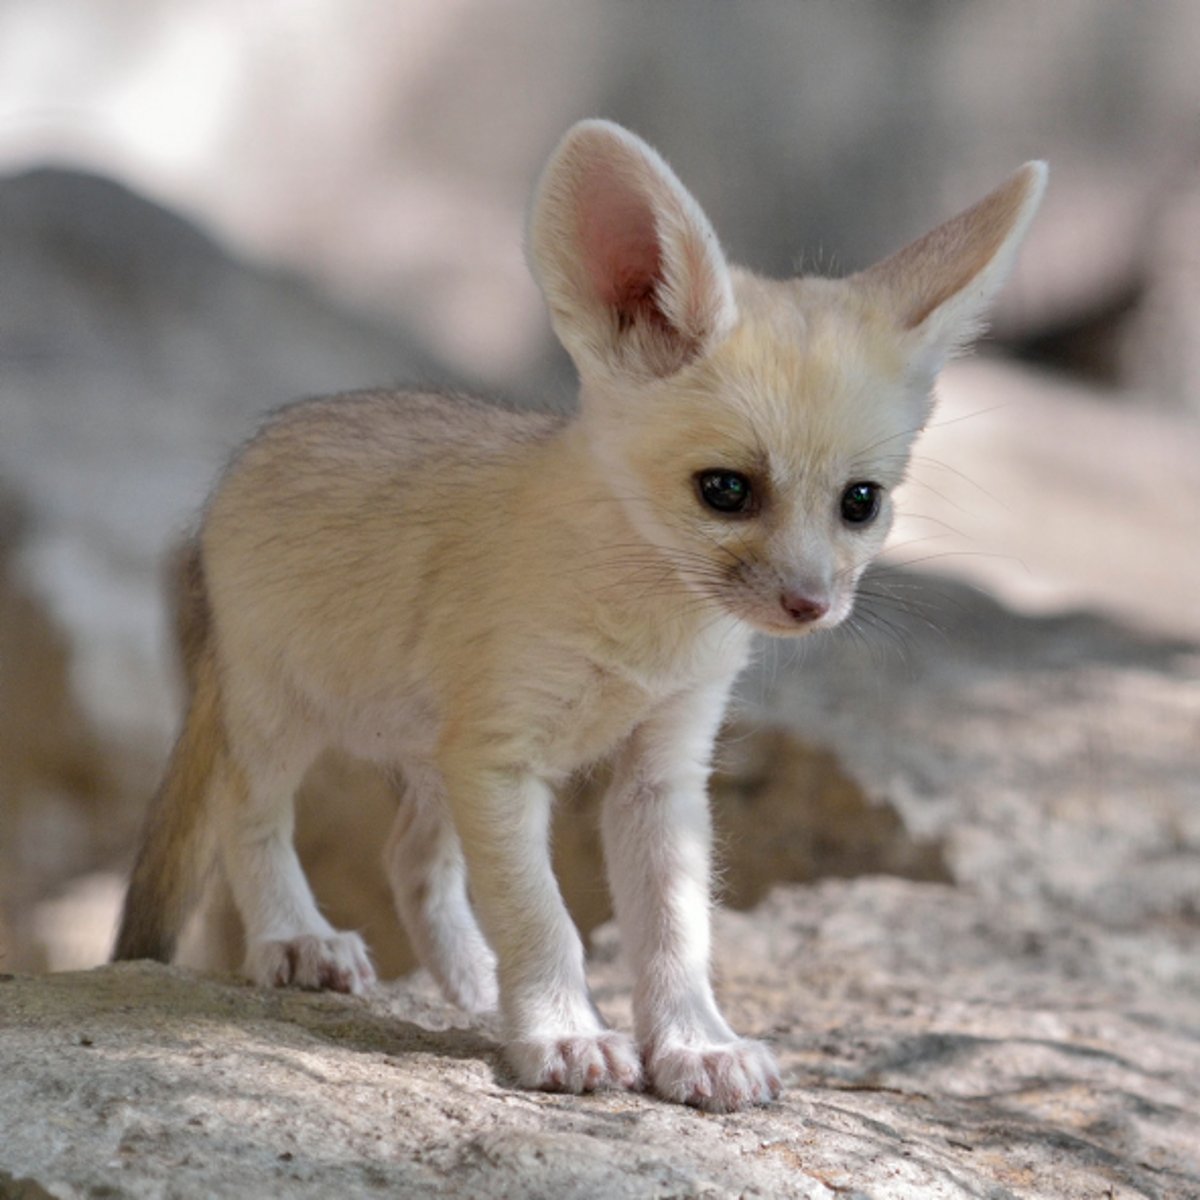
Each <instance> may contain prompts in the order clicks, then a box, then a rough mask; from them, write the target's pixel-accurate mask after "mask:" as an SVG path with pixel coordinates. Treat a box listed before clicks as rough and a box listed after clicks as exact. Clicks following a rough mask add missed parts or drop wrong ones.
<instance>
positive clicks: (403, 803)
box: [384, 767, 499, 1012]
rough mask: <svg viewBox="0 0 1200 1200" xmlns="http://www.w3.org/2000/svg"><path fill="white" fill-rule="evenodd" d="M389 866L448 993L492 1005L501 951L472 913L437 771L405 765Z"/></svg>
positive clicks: (467, 1003) (430, 965)
mask: <svg viewBox="0 0 1200 1200" xmlns="http://www.w3.org/2000/svg"><path fill="white" fill-rule="evenodd" d="M384 866H385V869H386V870H387V875H388V880H389V882H390V883H391V886H392V895H393V897H394V899H395V903H396V911H397V913H398V914H399V915H400V919H401V920H402V921H403V922H404V927H405V929H407V931H408V936H409V940H410V941H411V942H412V944H413V949H414V950H415V951H416V953H417V957H418V958H419V959H420V960H421V963H422V965H423V966H424V967H425V968H426V970H428V971H429V973H430V974H431V975H432V976H433V977H434V978H435V979H436V980H437V981H438V984H439V986H440V987H441V989H442V991H443V992H444V993H445V995H446V997H447V998H448V999H449V1000H450V1001H452V1002H453V1003H454V1004H457V1005H458V1006H459V1007H460V1008H463V1009H466V1011H467V1012H490V1011H491V1010H493V1009H494V1008H495V1007H496V1004H497V1001H498V997H499V992H498V990H497V987H496V956H495V955H494V954H493V953H492V950H491V947H489V946H488V944H487V942H486V941H485V940H484V936H483V934H482V933H481V932H480V931H479V925H478V924H477V922H476V920H475V914H474V913H473V912H472V911H471V903H470V900H469V898H468V896H467V869H466V863H465V862H464V861H463V855H462V846H461V844H460V843H459V840H458V834H457V833H456V832H455V831H454V826H453V824H452V823H451V821H450V814H449V813H448V812H447V811H446V807H445V802H444V795H443V788H442V784H441V778H440V776H439V775H438V774H437V772H436V771H435V770H434V769H432V768H428V767H426V768H421V767H409V768H406V769H405V785H404V789H403V792H402V794H401V800H400V809H399V811H398V812H397V813H396V820H395V823H394V824H393V826H392V833H391V836H390V837H389V838H388V844H387V848H386V849H385V850H384Z"/></svg>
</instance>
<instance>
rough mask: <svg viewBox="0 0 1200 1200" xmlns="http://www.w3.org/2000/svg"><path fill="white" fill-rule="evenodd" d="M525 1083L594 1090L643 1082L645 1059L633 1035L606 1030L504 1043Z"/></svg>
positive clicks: (635, 1088)
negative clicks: (642, 1057)
mask: <svg viewBox="0 0 1200 1200" xmlns="http://www.w3.org/2000/svg"><path fill="white" fill-rule="evenodd" d="M504 1055H505V1057H506V1058H507V1059H508V1064H509V1066H510V1067H512V1069H513V1071H514V1072H516V1076H517V1079H518V1081H519V1082H520V1083H521V1086H522V1087H528V1088H540V1089H541V1090H542V1091H547V1092H593V1091H596V1089H598V1088H628V1089H630V1090H631V1091H638V1090H639V1089H640V1088H641V1086H642V1062H641V1058H640V1057H639V1055H638V1052H637V1047H636V1046H635V1045H634V1043H633V1039H632V1038H630V1037H629V1036H627V1035H626V1034H624V1033H613V1032H604V1033H596V1034H581V1035H579V1036H577V1037H562V1038H524V1039H521V1040H519V1041H514V1042H509V1043H508V1044H507V1045H506V1046H505V1047H504Z"/></svg>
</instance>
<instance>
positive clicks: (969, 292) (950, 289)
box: [852, 162, 1046, 381]
mask: <svg viewBox="0 0 1200 1200" xmlns="http://www.w3.org/2000/svg"><path fill="white" fill-rule="evenodd" d="M1045 188H1046V164H1045V163H1042V162H1029V163H1026V164H1025V165H1024V166H1023V167H1021V169H1020V170H1018V171H1017V172H1016V173H1015V174H1013V175H1012V176H1010V177H1009V178H1008V179H1007V180H1006V181H1005V182H1004V183H1002V184H1001V185H1000V186H999V187H998V188H997V189H996V190H995V191H994V192H991V193H990V194H989V195H987V196H985V197H984V198H983V199H982V200H980V201H979V203H978V204H976V205H974V206H973V207H972V208H968V209H967V210H966V212H962V213H959V215H958V216H957V217H953V218H951V219H950V220H949V221H947V222H946V223H945V224H944V225H939V226H938V227H937V228H936V229H934V230H933V231H932V232H930V233H927V234H926V235H925V236H924V237H922V238H918V239H917V240H916V241H915V242H913V243H911V244H910V245H908V246H905V247H904V249H903V250H900V251H898V252H897V253H895V254H893V255H892V256H891V257H890V258H886V259H884V261H883V262H881V263H878V264H876V265H875V266H873V267H870V268H869V269H868V270H866V271H863V272H861V273H860V274H858V275H856V276H853V277H852V278H853V279H854V281H855V282H857V283H858V284H860V285H861V286H865V287H867V288H868V289H870V294H871V296H872V299H873V300H875V301H876V302H877V303H879V304H881V305H882V306H884V307H885V309H886V310H887V311H889V312H890V314H891V316H892V318H893V319H894V320H895V321H896V323H897V324H898V325H899V327H900V329H901V330H902V331H903V334H904V337H905V340H906V341H907V342H908V343H909V345H910V347H911V359H910V362H911V366H912V369H913V373H914V375H915V376H917V377H924V378H926V379H927V380H929V381H932V379H933V376H934V375H936V374H937V372H938V371H940V370H941V368H942V366H943V365H944V364H945V362H946V360H947V359H948V358H949V357H950V356H951V355H953V354H954V353H955V352H956V351H958V350H961V349H962V348H963V347H964V346H965V345H966V344H967V343H968V342H970V341H971V340H972V339H973V338H974V337H975V336H977V335H978V334H979V333H980V332H981V330H982V329H983V319H984V314H985V312H986V310H987V307H988V305H989V304H990V303H991V302H992V300H993V299H994V297H995V295H996V293H997V292H998V291H999V290H1000V287H1001V285H1002V284H1003V283H1004V280H1005V279H1006V278H1007V276H1008V272H1009V270H1010V269H1011V267H1012V264H1013V261H1014V259H1015V258H1016V255H1017V249H1018V247H1019V246H1020V244H1021V239H1022V238H1023V237H1024V236H1025V231H1026V230H1027V229H1028V228H1029V223H1030V221H1032V220H1033V214H1034V213H1035V212H1036V211H1037V207H1038V204H1039V202H1040V201H1041V198H1042V193H1043V192H1044V191H1045Z"/></svg>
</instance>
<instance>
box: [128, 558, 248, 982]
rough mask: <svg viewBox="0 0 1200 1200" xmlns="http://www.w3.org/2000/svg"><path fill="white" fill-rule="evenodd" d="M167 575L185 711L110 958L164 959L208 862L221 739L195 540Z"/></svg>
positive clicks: (168, 958) (148, 820) (199, 887)
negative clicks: (182, 674)
mask: <svg viewBox="0 0 1200 1200" xmlns="http://www.w3.org/2000/svg"><path fill="white" fill-rule="evenodd" d="M172 574H173V583H174V591H175V601H176V603H175V625H176V636H177V638H178V642H179V647H180V650H181V652H182V656H183V661H184V667H185V671H186V675H187V684H188V693H189V703H188V711H187V717H186V719H185V721H184V726H183V732H182V733H181V734H180V735H179V740H178V741H177V742H176V743H175V749H174V750H173V751H172V753H171V759H170V762H169V763H168V765H167V772H166V776H165V777H164V779H163V781H162V783H161V784H160V786H159V789H158V791H157V793H156V794H155V796H154V799H153V801H152V802H151V805H150V811H149V814H148V815H147V818H146V826H145V829H144V831H143V834H142V844H141V849H140V850H139V851H138V856H137V862H136V863H135V864H134V868H133V874H132V876H131V877H130V881H129V891H128V892H127V893H126V896H125V908H124V912H123V913H122V915H121V928H120V931H119V932H118V934H117V944H116V948H115V950H114V951H113V959H114V960H121V959H134V958H155V959H158V960H159V961H160V962H170V961H171V958H172V956H173V955H174V953H175V945H176V942H177V941H178V939H179V935H180V933H181V932H182V930H183V926H184V923H185V921H186V920H187V918H188V914H189V913H190V912H191V910H192V908H193V907H194V905H195V903H196V901H197V900H198V898H199V895H200V892H201V890H202V888H203V886H204V882H205V879H206V878H207V875H208V872H209V870H210V868H211V865H212V860H213V845H212V834H211V829H210V822H209V820H208V797H209V791H210V788H211V784H212V776H213V770H214V768H215V766H216V763H217V760H218V758H219V756H220V755H221V754H222V753H223V752H224V744H225V737H224V728H223V726H222V723H221V711H220V694H219V690H218V686H217V672H216V662H215V659H214V657H213V649H212V644H211V643H212V638H211V631H210V614H209V610H208V601H207V597H206V595H205V588H204V571H203V565H202V563H201V559H200V548H199V545H198V544H197V543H196V542H194V541H193V542H190V543H189V544H188V545H187V546H185V547H184V549H183V553H182V556H181V558H180V560H179V562H178V563H177V564H176V569H175V570H174V571H173V572H172Z"/></svg>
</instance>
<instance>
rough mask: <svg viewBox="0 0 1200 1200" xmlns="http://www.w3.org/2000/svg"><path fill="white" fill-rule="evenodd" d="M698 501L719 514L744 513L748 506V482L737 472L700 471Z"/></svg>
mask: <svg viewBox="0 0 1200 1200" xmlns="http://www.w3.org/2000/svg"><path fill="white" fill-rule="evenodd" d="M696 486H697V487H698V488H699V489H700V499H701V500H703V501H704V503H705V504H707V505H708V507H709V508H712V509H716V511H717V512H719V513H744V512H745V511H746V509H747V508H748V507H749V504H750V494H751V493H750V480H749V479H747V478H746V476H745V475H742V474H741V473H740V472H738V471H723V470H719V469H718V470H712V471H700V472H699V473H698V474H697V475H696Z"/></svg>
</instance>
